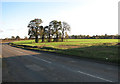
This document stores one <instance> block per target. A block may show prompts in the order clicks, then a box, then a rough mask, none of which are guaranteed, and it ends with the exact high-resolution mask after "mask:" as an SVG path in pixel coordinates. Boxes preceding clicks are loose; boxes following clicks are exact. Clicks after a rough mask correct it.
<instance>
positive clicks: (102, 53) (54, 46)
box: [12, 39, 120, 63]
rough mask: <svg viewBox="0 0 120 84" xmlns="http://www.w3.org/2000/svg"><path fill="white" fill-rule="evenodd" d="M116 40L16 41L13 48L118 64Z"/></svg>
mask: <svg viewBox="0 0 120 84" xmlns="http://www.w3.org/2000/svg"><path fill="white" fill-rule="evenodd" d="M117 43H118V39H67V40H65V41H64V42H50V43H48V42H45V43H41V41H40V42H39V43H35V41H34V40H25V41H16V42H13V43H12V45H13V46H17V47H21V48H26V49H32V50H39V51H48V52H55V53H60V54H65V55H66V56H78V57H83V58H90V59H95V60H102V61H106V62H113V63H118V62H119V61H120V59H119V58H118V47H119V45H117Z"/></svg>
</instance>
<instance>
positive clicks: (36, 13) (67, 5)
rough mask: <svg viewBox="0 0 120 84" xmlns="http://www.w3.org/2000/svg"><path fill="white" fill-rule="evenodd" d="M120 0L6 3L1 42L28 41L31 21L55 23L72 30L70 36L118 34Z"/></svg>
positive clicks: (3, 6)
mask: <svg viewBox="0 0 120 84" xmlns="http://www.w3.org/2000/svg"><path fill="white" fill-rule="evenodd" d="M118 1H119V0H38V1H37V0H29V1H28V0H26V1H25V0H17V1H15V0H12V1H11V0H3V1H2V13H1V14H2V20H1V24H2V25H1V27H0V38H6V37H7V38H10V37H11V36H17V35H18V36H20V37H22V38H24V37H25V36H27V37H28V28H27V25H28V23H29V21H31V20H33V19H35V18H39V19H42V20H43V23H42V24H41V25H43V26H46V25H49V22H50V21H52V20H58V21H65V22H67V23H68V24H69V25H70V26H71V32H70V33H69V35H80V34H82V35H104V34H108V35H115V34H118Z"/></svg>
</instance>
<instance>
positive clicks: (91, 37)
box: [69, 34, 120, 39]
mask: <svg viewBox="0 0 120 84" xmlns="http://www.w3.org/2000/svg"><path fill="white" fill-rule="evenodd" d="M119 38H120V35H107V34H105V35H93V36H90V35H71V36H69V39H119Z"/></svg>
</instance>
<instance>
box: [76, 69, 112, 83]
mask: <svg viewBox="0 0 120 84" xmlns="http://www.w3.org/2000/svg"><path fill="white" fill-rule="evenodd" d="M77 72H79V73H81V74H84V75H87V76H91V77H94V78H98V79H101V80H104V81H107V82H113V81H111V80H107V79H104V78H101V77H98V76H94V75H91V74H88V73H85V72H82V71H77Z"/></svg>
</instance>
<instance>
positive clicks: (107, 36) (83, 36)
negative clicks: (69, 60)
mask: <svg viewBox="0 0 120 84" xmlns="http://www.w3.org/2000/svg"><path fill="white" fill-rule="evenodd" d="M28 39H35V38H34V37H33V38H27V36H25V37H24V38H20V36H16V37H15V36H11V38H5V39H2V40H28ZM39 39H41V38H39ZM66 39H120V35H107V34H105V35H93V36H90V35H70V36H68V37H66Z"/></svg>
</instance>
